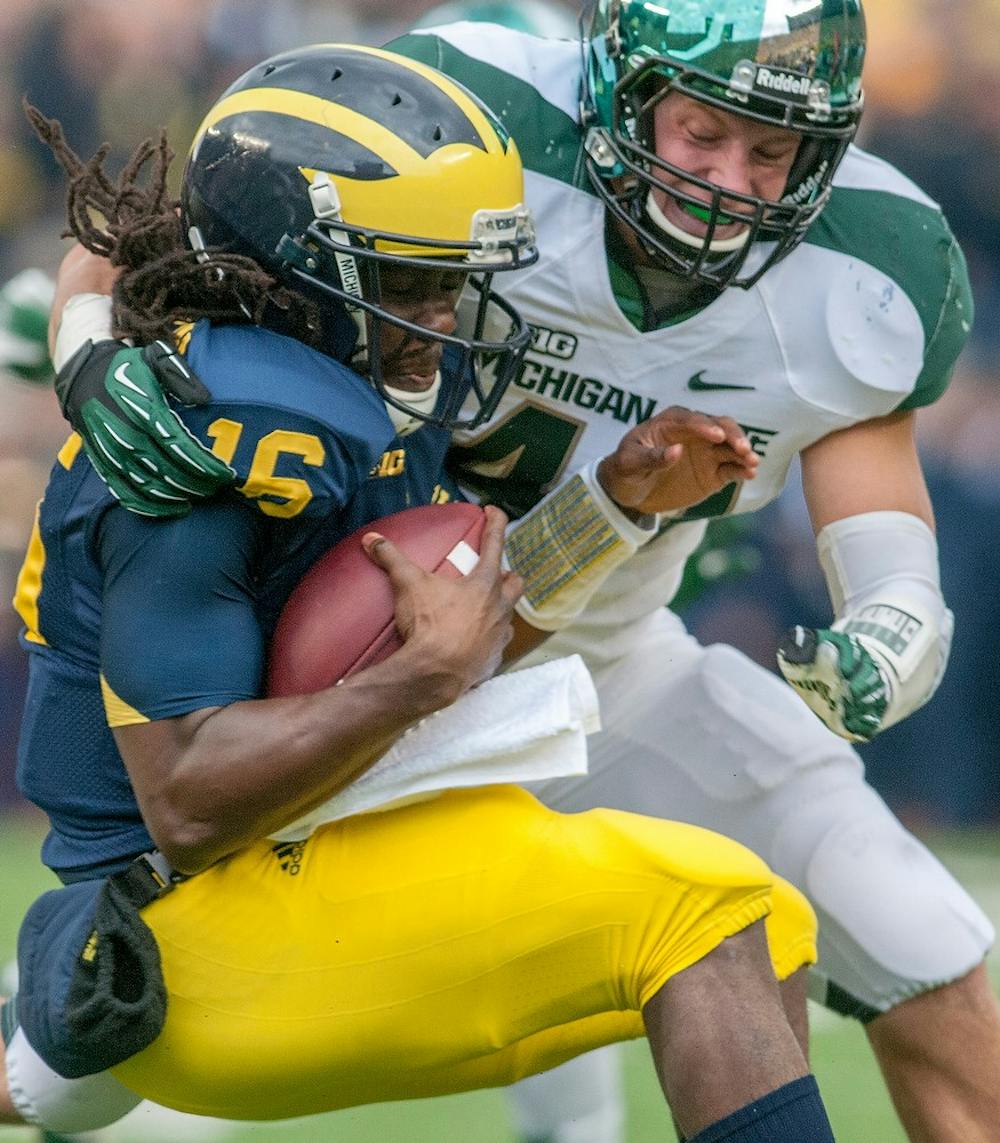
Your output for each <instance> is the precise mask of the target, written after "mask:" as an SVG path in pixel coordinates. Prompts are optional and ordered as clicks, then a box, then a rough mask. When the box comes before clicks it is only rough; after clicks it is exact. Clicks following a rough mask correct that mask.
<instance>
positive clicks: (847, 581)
mask: <svg viewBox="0 0 1000 1143" xmlns="http://www.w3.org/2000/svg"><path fill="white" fill-rule="evenodd" d="M477 8H479V9H480V10H481V5H476V4H472V5H470V6H469V9H468V11H465V12H463V13H462V15H463V16H464V17H466V18H465V19H464V20H463V21H462V22H457V23H453V24H449V25H447V26H443V27H442V26H438V27H434V28H426V27H424V28H420V29H418V31H417V32H415V33H414V34H411V35H407V36H405V37H403V38H401V39H400V40H397V41H394V42H393V43H392V44H391V45H390V47H391V48H392V49H393V50H395V51H399V52H400V53H402V54H404V55H406V56H408V57H410V58H414V59H420V60H423V61H425V62H427V63H430V64H433V65H434V66H436V67H438V68H440V69H441V70H443V71H445V72H446V73H447V74H449V75H450V76H451V77H452V78H454V79H455V80H457V81H458V82H460V83H462V84H464V85H465V86H466V87H468V88H470V89H471V90H472V91H474V92H475V93H476V94H477V95H479V96H480V97H481V98H483V99H484V100H485V101H486V102H487V103H488V104H489V105H491V106H493V107H495V108H497V109H498V110H499V111H500V112H501V115H502V117H503V118H504V120H505V122H507V123H508V124H509V126H510V129H511V130H512V131H513V133H514V135H515V137H516V139H517V142H518V146H519V148H520V151H521V154H522V157H523V160H524V164H525V188H526V195H527V202H528V205H529V206H530V207H531V209H532V212H533V215H534V218H535V224H536V226H537V228H538V233H539V245H540V248H541V249H542V251H543V257H542V258H541V259H540V260H539V262H538V263H537V265H536V266H535V267H533V268H532V269H530V270H528V271H527V272H526V273H524V274H522V275H509V276H507V278H506V279H504V283H503V285H502V286H501V289H502V290H503V291H504V292H505V294H506V296H507V297H508V298H509V299H510V300H511V301H512V302H513V303H514V304H515V305H516V306H517V307H518V308H519V309H521V311H522V312H523V313H524V314H525V316H526V317H527V318H528V320H529V322H530V323H531V326H532V329H533V344H532V347H531V349H530V350H529V352H528V354H527V355H526V358H525V363H524V367H523V369H522V371H521V373H520V374H519V376H518V377H517V378H516V379H515V382H514V384H513V385H511V386H510V387H509V389H508V390H507V392H506V394H505V397H504V398H503V401H502V403H501V406H500V408H499V409H498V411H497V415H496V416H495V417H494V419H493V421H492V422H491V423H489V424H487V425H485V426H483V427H482V429H479V430H474V431H472V432H470V433H465V434H462V435H461V436H460V437H459V438H458V439H457V441H456V445H457V447H456V449H455V453H454V459H453V463H454V465H455V466H457V468H458V470H459V471H460V480H461V483H462V486H463V487H465V488H469V489H473V490H475V492H476V494H477V495H479V496H480V497H481V498H483V499H487V500H490V501H491V502H492V503H496V504H499V505H501V506H504V507H506V508H507V510H508V511H511V512H512V514H515V515H516V514H518V513H519V512H520V511H522V510H526V509H528V508H530V507H531V506H532V505H534V504H535V502H536V501H537V499H538V497H539V496H541V495H542V494H543V492H544V491H545V490H546V489H547V488H548V487H549V486H550V485H551V482H552V481H554V480H556V479H557V478H559V477H560V476H561V475H562V474H565V473H569V472H572V471H573V470H574V469H578V468H582V467H584V466H586V465H588V464H590V463H592V461H593V460H594V458H595V457H598V456H600V455H602V454H604V453H606V452H608V451H609V450H610V448H611V447H612V446H613V442H615V441H617V439H618V437H619V435H620V434H621V432H622V431H623V428H624V427H625V426H628V425H631V424H634V423H636V422H638V421H640V420H641V419H642V418H644V417H647V416H649V415H650V414H651V413H653V412H655V411H656V410H658V409H661V408H663V407H664V406H667V405H670V404H672V403H685V402H686V401H691V400H694V399H695V398H693V397H692V396H691V394H697V401H698V405H699V407H700V408H702V409H707V410H710V411H712V412H725V413H726V414H728V415H729V416H732V417H734V418H735V419H736V420H737V421H738V422H739V423H740V424H741V425H743V426H745V427H746V428H747V432H748V433H749V434H750V435H751V436H752V437H753V440H754V447H755V449H756V450H757V452H758V453H759V457H760V465H759V469H758V473H757V477H756V479H755V480H754V481H753V482H747V481H734V482H732V484H731V485H730V486H729V487H727V488H726V489H724V490H722V491H721V492H720V493H718V494H715V495H711V496H706V497H705V498H704V499H703V500H702V502H700V503H698V504H696V505H695V506H694V507H693V508H692V509H691V510H690V511H688V512H687V513H686V514H684V515H683V516H681V517H679V518H676V519H674V520H671V521H670V522H669V525H668V526H666V527H664V528H662V530H661V532H660V534H659V535H658V536H657V537H656V538H655V540H653V541H652V542H650V543H648V544H647V545H645V546H644V547H643V549H642V551H641V552H639V553H638V555H637V557H636V559H635V560H634V561H632V562H631V564H630V566H629V567H627V568H624V569H622V572H621V574H620V575H616V576H614V577H612V578H611V579H609V580H608V582H607V584H606V585H605V587H604V588H603V589H602V590H601V591H600V592H599V593H598V594H597V595H595V596H594V597H592V599H591V601H590V603H589V605H588V607H587V608H586V609H585V610H583V611H581V612H579V613H577V614H568V613H567V612H565V611H564V612H563V613H562V614H561V615H557V616H555V617H554V618H553V622H552V623H551V624H550V627H551V628H552V629H554V630H556V634H555V635H554V637H553V639H552V640H551V641H550V642H549V643H547V644H546V646H545V648H543V650H542V652H541V653H542V654H544V655H551V654H553V653H555V652H559V653H564V654H565V653H570V652H576V653H579V654H581V655H582V656H583V657H584V658H585V660H586V662H587V664H588V666H589V667H590V669H591V670H592V671H593V673H594V677H595V680H596V682H597V687H598V691H599V693H600V695H601V702H602V719H603V726H602V730H601V732H600V734H599V735H598V736H596V737H595V739H594V740H593V742H592V745H591V751H590V759H591V765H590V772H589V773H588V775H587V776H586V777H584V778H579V779H573V778H571V779H560V780H557V781H554V782H552V783H548V784H546V786H545V787H544V788H541V789H537V790H536V791H535V792H536V793H538V794H539V796H540V797H541V798H542V799H543V800H544V801H545V802H546V803H547V804H549V805H551V806H553V807H555V808H557V809H562V810H584V809H587V808H589V807H591V806H595V805H604V806H607V805H611V806H615V807H617V808H619V809H625V810H636V811H639V812H642V813H649V814H656V815H659V816H665V817H670V818H675V819H676V818H681V819H683V820H684V821H689V822H692V823H696V824H699V825H702V826H706V827H708V828H711V829H718V830H720V831H722V832H723V833H725V834H727V835H729V836H732V837H735V838H738V839H739V840H740V841H742V842H744V843H745V844H747V845H749V846H750V847H751V848H752V849H753V850H754V851H755V852H757V853H759V854H761V855H762V856H763V857H764V858H765V859H766V860H767V861H768V863H769V864H771V865H772V866H773V867H774V868H775V869H776V870H777V871H778V872H780V873H781V874H782V875H784V876H786V877H788V878H789V879H790V880H791V881H792V882H793V883H794V884H796V885H797V886H799V887H800V888H801V889H802V890H803V891H804V892H806V893H807V895H808V896H809V897H810V900H811V901H812V903H813V904H814V906H815V907H816V909H817V912H818V914H819V916H820V945H821V957H820V964H819V965H818V966H817V969H816V970H815V971H813V972H812V973H811V974H810V982H809V983H810V995H812V996H813V997H815V998H816V999H817V1000H819V1001H820V1002H821V1003H824V1004H825V1005H826V1006H827V1007H829V1008H831V1009H832V1010H833V1011H835V1012H838V1013H840V1014H843V1015H847V1016H850V1017H851V1018H853V1019H856V1020H858V1021H859V1022H861V1023H862V1024H863V1026H864V1029H865V1033H866V1036H867V1038H868V1040H869V1043H870V1044H871V1047H872V1049H873V1051H874V1054H875V1056H876V1058H877V1060H878V1064H879V1066H880V1069H881V1071H882V1073H883V1074H884V1076H885V1079H886V1081H887V1085H888V1088H889V1091H890V1094H891V1096H892V1099H893V1102H894V1104H895V1106H896V1108H897V1111H898V1113H899V1117H900V1119H901V1121H902V1122H903V1125H904V1128H905V1130H906V1132H907V1133H908V1136H909V1137H910V1138H911V1139H912V1140H914V1141H918V1140H925V1139H934V1140H935V1141H936V1143H959V1141H961V1143H966V1141H967V1140H969V1139H970V1138H975V1139H976V1140H978V1141H981V1143H987V1141H990V1143H992V1140H993V1139H994V1137H995V1136H996V1133H997V1131H996V1124H997V1123H998V1122H1000V1088H998V1086H997V1084H996V1082H995V1077H996V1075H997V1074H998V1073H1000V1004H998V1001H997V998H996V996H995V994H994V989H993V986H992V985H991V982H990V979H989V976H988V973H987V970H986V964H985V957H986V954H987V952H988V950H989V949H990V947H991V946H992V944H993V942H994V939H995V934H994V927H993V925H992V924H991V922H990V920H989V918H988V917H987V916H986V914H985V913H984V911H983V910H982V909H981V908H980V907H979V906H978V905H977V904H976V902H975V901H974V900H973V899H972V897H971V895H970V894H969V893H968V892H967V891H966V890H965V889H964V888H963V887H962V886H961V885H960V884H959V882H958V880H957V879H956V878H955V877H954V876H953V875H952V874H951V872H950V871H948V870H947V869H945V868H944V866H943V865H942V864H941V863H940V862H939V861H938V860H937V858H936V857H935V856H934V855H933V854H932V853H931V852H930V851H929V850H928V849H927V847H925V846H924V845H922V844H921V842H920V841H919V840H918V839H917V838H915V837H914V836H912V835H911V834H909V833H908V832H907V831H906V830H905V829H904V828H903V827H902V825H901V824H900V823H899V822H898V821H897V820H896V819H895V818H894V816H893V814H892V812H891V811H890V809H889V808H888V806H887V805H886V804H885V802H884V801H883V799H882V798H881V797H880V795H879V792H877V791H876V790H874V789H873V788H872V787H871V786H870V784H868V783H867V782H866V780H865V775H864V769H863V766H862V764H861V759H860V758H859V757H858V755H857V753H856V752H855V750H854V749H853V747H852V745H851V744H852V743H854V742H863V741H866V740H869V739H871V738H872V737H873V736H874V735H876V734H880V733H881V732H882V731H883V730H885V729H887V728H891V727H892V726H893V725H894V724H895V723H896V722H898V721H900V720H901V719H903V718H906V717H908V716H909V715H910V714H911V713H912V712H913V711H915V710H916V709H918V708H919V707H920V706H921V705H922V704H923V703H925V702H927V701H928V700H929V699H930V698H931V696H932V695H933V694H934V691H935V689H936V687H937V684H938V682H939V681H940V679H941V677H942V673H943V671H944V669H945V666H946V663H947V660H948V655H949V648H950V643H951V637H952V626H953V623H952V616H951V612H950V610H949V609H948V607H947V603H946V600H945V597H944V595H943V593H942V591H941V577H940V572H939V566H938V549H937V538H936V534H935V525H934V517H933V511H932V508H931V503H930V498H929V496H928V493H927V489H926V486H925V482H924V479H923V475H922V472H921V463H920V457H919V453H918V449H917V445H916V436H915V427H916V425H917V424H918V422H919V416H920V412H919V411H920V409H922V408H923V407H925V406H928V405H930V404H932V403H933V402H934V401H936V400H937V399H938V398H939V397H940V396H941V394H942V393H943V392H944V391H945V389H946V387H947V385H948V382H949V378H950V375H951V373H952V368H953V366H954V363H955V361H956V358H957V356H958V354H959V352H960V350H961V349H962V346H963V344H964V343H965V341H966V338H967V336H968V334H969V331H970V328H971V323H972V320H973V299H972V297H971V292H970V286H969V278H968V274H967V270H966V267H965V262H964V258H963V255H962V251H961V249H960V248H959V246H958V244H957V242H956V241H955V239H954V236H953V235H952V233H951V231H950V229H949V227H948V224H947V220H946V219H945V218H944V217H943V215H942V212H941V210H940V209H939V207H938V206H937V204H935V203H934V202H933V201H932V200H931V199H930V198H929V197H928V196H927V195H926V193H925V192H924V191H922V190H921V189H920V188H919V187H917V186H916V185H914V184H913V183H912V182H911V181H910V180H908V179H907V178H906V177H905V176H904V175H903V174H902V173H901V172H900V171H898V170H895V169H894V168H893V167H892V166H890V165H889V164H887V163H885V162H883V161H882V160H880V159H879V158H877V157H876V156H874V155H871V154H868V153H866V152H865V151H863V150H861V149H859V148H858V147H857V146H855V145H854V144H853V142H852V140H853V138H854V135H855V132H856V131H857V128H858V125H859V122H860V118H861V114H862V108H863V102H864V101H863V95H862V65H863V61H864V58H865V53H866V33H865V21H864V11H863V3H862V0H822V2H821V0H815V2H809V3H806V2H805V0H768V2H767V3H762V2H761V0H684V3H680V4H655V3H647V2H645V0H595V2H594V3H593V4H591V5H588V11H589V15H588V19H587V20H586V21H585V25H586V27H585V32H584V35H583V39H582V42H581V43H572V42H567V41H563V40H559V39H555V38H551V36H549V37H547V38H543V35H534V34H530V29H525V28H523V27H520V28H518V27H508V28H503V27H499V26H495V25H494V26H488V25H484V24H482V23H473V22H470V20H474V19H475V17H476V10H477ZM449 18H450V17H449ZM89 384H91V385H95V386H96V388H98V390H103V381H102V379H101V378H100V377H97V378H91V379H90V381H89ZM67 407H68V409H69V411H70V415H71V416H74V414H73V406H72V403H70V404H69V405H68V406H67ZM74 423H78V418H76V419H75V420H74ZM800 459H801V472H802V477H803V481H802V491H803V493H804V497H805V506H806V507H807V508H808V511H809V516H810V519H811V522H812V523H813V526H814V529H815V531H816V534H817V551H818V554H819V557H820V561H821V563H822V566H823V570H824V574H825V576H826V580H827V584H828V587H829V594H830V619H829V625H828V626H827V627H825V628H818V629H812V628H806V627H804V626H798V627H795V628H793V629H792V631H791V632H790V633H789V637H788V639H787V640H786V641H785V642H784V644H783V645H782V647H781V648H780V652H779V655H778V660H777V666H778V667H779V669H780V671H781V673H782V674H783V675H784V677H785V678H784V680H781V679H778V678H775V677H774V676H773V675H772V674H771V673H770V672H768V671H766V670H765V669H764V668H762V667H761V666H760V665H758V664H757V663H754V662H752V661H751V660H750V659H748V658H747V657H746V656H745V655H743V654H741V653H740V652H739V651H737V650H736V649H735V648H733V647H728V646H724V645H714V646H704V647H703V646H700V645H699V644H698V643H697V642H696V641H695V640H694V639H692V637H691V636H690V635H689V634H688V632H687V631H686V630H685V628H684V624H683V622H682V621H681V619H680V617H678V616H677V615H675V614H673V613H672V612H671V611H669V610H668V609H667V607H666V606H665V605H666V604H668V603H669V602H670V601H671V600H672V599H674V598H675V593H676V591H677V588H678V584H679V583H680V582H681V578H682V574H683V571H684V565H685V562H686V561H687V560H688V557H689V556H690V555H691V554H692V553H693V552H695V550H696V549H697V547H698V545H699V543H700V541H701V538H702V535H703V532H704V528H705V526H706V522H707V521H708V520H711V519H713V518H716V519H717V518H722V519H728V518H729V517H730V516H732V515H742V514H747V513H750V512H754V511H757V510H758V509H760V508H761V507H763V506H764V505H765V504H767V503H768V502H769V501H771V500H772V499H773V498H774V497H776V496H777V495H778V494H779V493H780V491H781V489H782V487H783V486H784V485H785V483H786V479H787V476H788V474H789V472H791V471H794V468H793V465H794V464H797V463H798V461H799V460H800ZM98 463H101V462H100V458H98ZM157 507H159V506H157ZM530 604H531V601H530V599H529V600H527V601H524V600H522V601H521V602H519V604H518V608H519V610H526V609H527V608H528V607H529V606H530ZM786 684H787V685H786ZM938 714H939V718H940V720H941V723H942V725H943V726H947V725H948V724H949V721H950V720H952V719H953V717H954V712H953V711H952V710H950V709H949V708H948V706H947V703H944V704H943V705H942V706H941V707H939V708H938ZM941 764H942V765H952V766H954V765H957V766H961V764H962V762H961V759H958V758H954V759H952V758H948V757H943V758H942V760H941ZM573 1071H574V1077H573V1078H571V1077H570V1076H568V1075H567V1074H566V1071H565V1070H564V1071H563V1072H562V1073H560V1074H559V1075H554V1076H551V1077H545V1078H543V1080H542V1081H539V1083H538V1084H535V1085H533V1086H535V1087H540V1086H542V1085H543V1084H545V1083H547V1084H549V1094H548V1096H547V1097H546V1096H538V1097H536V1098H534V1099H533V1100H532V1103H533V1105H534V1107H536V1108H538V1107H541V1108H542V1109H543V1111H547V1109H558V1111H559V1114H556V1112H555V1111H552V1112H551V1113H545V1114H530V1115H526V1116H524V1117H522V1121H523V1122H522V1126H523V1129H524V1130H523V1135H524V1136H525V1138H526V1139H530V1140H531V1143H539V1141H540V1140H544V1143H621V1141H622V1140H623V1138H624V1132H623V1127H622V1117H621V1115H620V1111H619V1108H618V1106H616V1105H615V1101H614V1100H613V1099H611V1098H609V1099H603V1098H601V1097H600V1095H599V1093H600V1090H601V1084H600V1082H599V1081H598V1080H597V1079H596V1078H595V1072H594V1071H593V1070H591V1067H590V1065H588V1064H586V1063H583V1062H581V1063H579V1064H576V1065H573ZM571 1085H572V1086H573V1087H575V1091H576V1094H575V1097H570V1096H569V1095H568V1094H567V1093H568V1091H569V1088H570V1086H571ZM595 1093H598V1094H595ZM584 1118H586V1119H587V1120H588V1121H589V1123H590V1128H589V1130H588V1129H586V1128H584V1127H583V1126H582V1122H583V1120H584Z"/></svg>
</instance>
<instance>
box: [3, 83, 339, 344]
mask: <svg viewBox="0 0 1000 1143" xmlns="http://www.w3.org/2000/svg"><path fill="white" fill-rule="evenodd" d="M24 111H25V114H26V115H27V117H28V121H29V122H30V123H31V126H32V127H33V128H34V131H35V133H36V134H37V135H38V137H39V138H40V139H41V140H42V142H43V143H45V144H46V145H47V146H48V147H49V149H50V150H51V151H52V153H53V155H54V156H55V157H56V159H57V161H58V162H59V165H60V166H61V167H62V168H63V170H64V171H65V172H66V174H67V176H68V179H69V187H68V190H67V196H66V203H67V215H68V229H67V230H65V231H64V232H63V235H62V237H64V238H76V240H77V241H78V242H79V243H80V244H81V245H82V246H85V247H86V248H87V249H88V250H89V251H91V253H93V254H99V255H101V256H102V257H105V258H107V259H108V260H109V261H110V263H111V264H112V265H113V266H121V267H123V268H124V272H123V273H122V275H121V276H120V277H119V279H118V281H117V282H116V283H115V287H114V292H113V294H112V299H113V303H112V315H113V322H114V335H115V337H127V338H131V339H133V340H135V341H136V342H139V343H142V344H146V343H148V342H151V341H155V340H157V339H158V338H164V337H165V338H167V339H170V338H171V337H172V334H173V330H174V326H175V324H176V323H177V322H179V321H197V320H198V319H199V318H208V319H210V320H211V321H217V322H245V321H247V320H249V321H252V322H254V323H255V324H257V325H262V324H264V319H265V312H266V311H267V310H268V309H269V308H270V307H276V308H277V309H278V310H281V311H282V316H283V328H284V329H285V330H286V331H287V332H288V333H289V334H290V335H291V336H292V337H295V338H297V339H298V340H300V341H304V342H305V343H306V344H308V345H312V346H314V347H317V348H320V347H321V346H320V321H319V316H318V312H317V309H316V306H315V305H314V304H313V303H312V302H310V301H309V300H307V299H306V298H303V297H302V296H301V295H300V294H297V293H295V292H294V291H292V290H288V289H286V288H285V287H283V286H279V285H278V284H277V283H276V282H275V280H274V278H272V277H271V276H270V275H269V274H267V273H265V271H264V270H263V269H262V268H261V267H260V266H259V265H258V263H257V262H255V261H254V260H253V259H252V258H246V257H244V256H243V255H240V254H224V253H221V252H219V251H208V252H206V251H200V252H196V251H193V250H191V249H190V248H189V247H188V246H187V245H186V244H185V242H184V235H183V233H182V228H181V221H180V214H179V210H178V207H179V203H178V202H177V201H176V200H175V199H172V198H171V197H170V196H169V195H168V193H167V172H168V170H169V169H170V164H171V162H172V161H173V158H174V152H173V151H172V150H171V149H170V146H169V144H168V143H167V138H166V134H165V133H164V132H161V133H160V139H159V142H158V143H157V144H154V143H153V142H152V140H150V139H147V140H145V141H144V142H143V143H141V144H140V145H139V146H138V147H137V148H136V150H135V152H134V153H133V155H132V157H131V159H129V161H128V163H127V164H126V166H125V168H124V169H123V171H122V173H121V175H120V176H119V177H118V180H117V182H112V181H111V179H110V178H109V177H108V175H107V174H106V173H105V171H104V162H105V160H106V159H107V157H108V153H109V151H110V149H111V148H110V145H109V144H107V143H105V144H104V145H103V146H102V147H101V148H100V149H99V150H98V151H97V153H96V154H95V155H94V156H93V158H91V159H90V161H89V162H86V163H84V162H83V161H82V160H81V159H80V157H79V156H78V155H77V154H76V152H75V151H74V150H73V149H72V148H71V147H70V145H69V144H68V143H67V142H66V137H65V135H64V134H63V129H62V125H61V124H60V123H59V121H58V120H56V119H47V118H46V117H45V116H44V115H43V114H42V113H41V112H40V111H39V110H38V109H37V108H36V107H33V106H32V105H31V104H30V103H28V102H27V101H25V103H24ZM150 160H155V162H154V167H153V171H152V175H151V177H150V179H149V184H148V185H147V186H140V185H139V180H140V176H141V175H142V171H143V168H144V167H145V166H146V165H147V163H149V162H150ZM95 218H99V219H100V220H101V223H98V222H97V221H95Z"/></svg>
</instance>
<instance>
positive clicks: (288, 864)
mask: <svg viewBox="0 0 1000 1143" xmlns="http://www.w3.org/2000/svg"><path fill="white" fill-rule="evenodd" d="M305 850H306V843H305V841H304V840H303V841H285V842H280V843H279V844H278V845H273V846H272V847H271V852H272V853H273V854H274V856H275V857H276V858H277V859H278V864H279V865H280V866H281V868H282V871H283V872H285V873H287V874H288V876H289V877H295V876H297V875H298V873H299V872H300V871H301V869H302V855H303V854H304V853H305Z"/></svg>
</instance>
